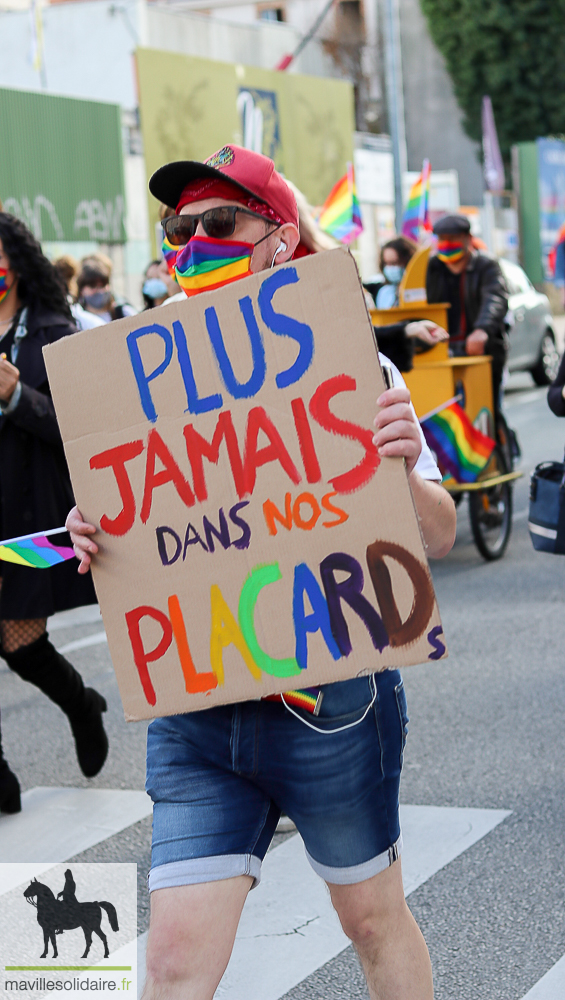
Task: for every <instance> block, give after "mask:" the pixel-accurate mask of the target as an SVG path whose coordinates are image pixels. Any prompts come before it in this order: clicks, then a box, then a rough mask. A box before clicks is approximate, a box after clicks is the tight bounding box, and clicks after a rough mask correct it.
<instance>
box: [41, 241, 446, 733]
mask: <svg viewBox="0 0 565 1000" xmlns="http://www.w3.org/2000/svg"><path fill="white" fill-rule="evenodd" d="M45 360H46V363H47V369H48V374H49V381H50V384H51V389H52V393H53V399H54V402H55V407H56V411H57V416H58V419H59V423H60V427H61V432H62V435H63V440H64V442H65V449H66V454H67V459H68V463H69V467H70V471H71V477H72V481H73V486H74V490H75V495H76V499H77V503H78V506H79V508H80V510H81V511H82V513H83V515H84V517H85V518H86V520H87V521H91V522H93V523H94V524H96V525H97V526H99V528H100V531H99V532H98V535H97V541H98V542H99V545H100V553H99V555H98V556H97V557H96V558H95V560H94V565H93V573H94V581H95V585H96V590H97V593H98V597H99V600H100V607H101V611H102V615H103V618H104V624H105V626H106V631H107V634H108V643H109V647H110V653H111V656H112V660H113V663H114V667H115V670H116V675H117V678H118V684H119V687H120V692H121V696H122V700H123V704H124V708H125V713H126V718H128V719H141V718H150V717H152V716H158V715H170V714H176V713H179V712H190V711H192V710H197V709H202V708H208V707H210V706H212V705H217V704H222V703H226V702H236V701H243V700H246V699H253V698H261V697H263V696H265V695H268V694H273V693H276V692H281V691H288V690H291V689H304V688H308V687H312V686H315V685H319V684H323V683H328V682H331V681H336V680H341V679H344V678H347V677H354V676H357V675H359V674H364V673H370V672H373V671H375V670H377V671H378V670H382V669H384V668H386V667H393V666H402V665H407V664H410V663H419V662H422V661H423V660H427V659H439V658H440V657H441V656H442V655H443V654H444V653H445V646H444V643H443V641H442V629H441V622H440V618H439V613H438V609H437V606H436V602H435V596H434V591H433V586H432V582H431V577H430V574H429V570H428V567H427V562H426V557H425V553H424V548H423V544H422V540H421V536H420V531H419V528H418V523H417V519H416V515H415V512H414V507H413V502H412V497H411V494H410V490H409V486H408V483H407V479H406V472H405V469H404V464H403V462H402V461H401V460H400V459H383V460H380V459H379V456H378V454H377V452H376V449H375V447H374V445H373V443H372V433H373V432H372V421H373V418H374V415H375V412H376V402H375V401H376V399H377V397H378V396H379V394H380V393H381V392H382V391H383V389H384V383H383V379H382V373H381V370H380V366H379V362H378V356H377V351H376V347H375V342H374V338H373V332H372V328H371V325H370V322H369V318H368V315H367V310H366V307H365V302H364V299H363V294H362V291H361V288H360V285H359V278H358V275H357V270H356V267H355V263H354V261H353V258H352V257H350V255H349V254H348V253H347V251H344V250H341V249H340V250H335V251H331V252H328V253H323V254H318V255H316V256H312V257H308V258H306V259H304V260H301V261H299V262H297V263H292V262H291V263H289V264H286V265H282V266H279V267H277V268H275V269H274V270H271V271H266V272H262V273H260V274H257V275H253V276H251V277H249V278H245V279H243V280H241V281H237V282H234V283H233V284H230V285H227V286H225V287H224V288H222V289H219V290H217V291H215V292H210V293H203V294H201V295H198V296H195V297H194V298H191V299H190V300H188V299H187V301H186V302H183V303H181V304H180V305H176V304H173V305H170V306H164V307H162V308H160V309H154V310H152V311H151V312H145V313H142V314H140V315H138V316H134V317H132V318H128V319H123V320H119V321H118V322H115V323H112V324H110V325H108V326H104V327H99V328H96V329H94V330H86V331H84V332H83V333H79V334H76V335H75V336H73V337H67V338H65V339H64V340H61V341H59V342H58V343H56V344H53V345H51V346H49V347H47V348H46V349H45Z"/></svg>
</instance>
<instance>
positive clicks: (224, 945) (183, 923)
mask: <svg viewBox="0 0 565 1000" xmlns="http://www.w3.org/2000/svg"><path fill="white" fill-rule="evenodd" d="M251 884H252V879H251V878H250V876H249V875H238V876H237V877H236V878H229V879H222V880H221V881H219V882H205V883H203V884H201V885H180V886H177V887H176V888H174V889H157V890H156V891H155V892H153V893H152V894H151V921H150V926H149V937H148V939H147V983H146V986H145V990H144V991H143V1000H212V998H213V996H214V993H215V991H216V987H217V986H218V983H219V982H220V979H221V978H222V976H223V974H224V972H225V969H226V966H227V964H228V962H229V958H230V955H231V952H232V948H233V942H234V939H235V932H236V930H237V925H238V923H239V918H240V916H241V911H242V909H243V904H244V903H245V900H246V898H247V893H248V892H249V889H250V888H251Z"/></svg>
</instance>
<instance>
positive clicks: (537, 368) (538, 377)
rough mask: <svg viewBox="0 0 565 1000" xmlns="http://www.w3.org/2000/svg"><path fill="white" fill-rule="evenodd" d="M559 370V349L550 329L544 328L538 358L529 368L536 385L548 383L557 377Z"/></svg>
mask: <svg viewBox="0 0 565 1000" xmlns="http://www.w3.org/2000/svg"><path fill="white" fill-rule="evenodd" d="M558 370H559V351H558V350H557V345H556V343H555V337H554V335H553V333H552V332H551V330H546V331H545V333H544V335H543V337H542V341H541V344H540V352H539V357H538V360H537V361H536V363H535V365H534V367H533V368H531V369H530V371H531V373H532V378H533V380H534V382H535V383H536V385H550V383H551V382H554V381H555V379H556V378H557V372H558Z"/></svg>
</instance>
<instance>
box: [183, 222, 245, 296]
mask: <svg viewBox="0 0 565 1000" xmlns="http://www.w3.org/2000/svg"><path fill="white" fill-rule="evenodd" d="M253 250H254V244H253V243H243V242H239V241H235V240H215V239H212V238H211V237H210V236H193V238H192V239H191V240H189V241H188V243H187V244H186V246H185V247H183V248H182V250H179V252H178V254H177V258H176V261H175V273H176V278H177V281H178V283H179V285H180V287H181V288H182V290H183V292H184V293H185V295H188V296H190V295H198V294H199V293H200V292H211V291H213V290H214V289H215V288H221V287H222V285H228V284H229V283H230V282H231V281H238V280H239V279H240V278H246V277H247V275H248V274H251V273H252V272H251V267H250V264H251V255H252V253H253Z"/></svg>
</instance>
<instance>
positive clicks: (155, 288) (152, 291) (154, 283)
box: [143, 278, 169, 299]
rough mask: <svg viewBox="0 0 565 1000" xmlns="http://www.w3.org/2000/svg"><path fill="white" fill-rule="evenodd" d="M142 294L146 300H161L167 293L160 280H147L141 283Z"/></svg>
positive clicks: (164, 285) (163, 283)
mask: <svg viewBox="0 0 565 1000" xmlns="http://www.w3.org/2000/svg"><path fill="white" fill-rule="evenodd" d="M143 294H144V295H146V296H147V298H148V299H163V298H165V296H166V295H168V294H169V292H168V289H167V286H166V284H165V282H164V281H161V279H160V278H147V281H144V283H143Z"/></svg>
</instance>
